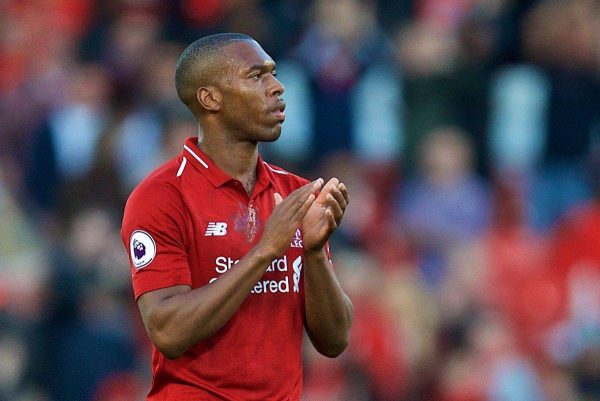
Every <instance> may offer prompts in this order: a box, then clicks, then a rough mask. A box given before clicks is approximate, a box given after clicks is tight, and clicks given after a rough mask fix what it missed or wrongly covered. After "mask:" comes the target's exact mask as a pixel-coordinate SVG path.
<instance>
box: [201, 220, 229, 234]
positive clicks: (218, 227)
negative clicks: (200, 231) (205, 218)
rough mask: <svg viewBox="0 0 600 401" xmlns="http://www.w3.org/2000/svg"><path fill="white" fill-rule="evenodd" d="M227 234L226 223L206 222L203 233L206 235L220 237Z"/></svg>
mask: <svg viewBox="0 0 600 401" xmlns="http://www.w3.org/2000/svg"><path fill="white" fill-rule="evenodd" d="M225 234H227V223H221V222H219V223H213V222H211V223H208V226H207V227H206V232H205V233H204V235H205V236H206V237H213V236H214V237H222V236H224V235H225Z"/></svg>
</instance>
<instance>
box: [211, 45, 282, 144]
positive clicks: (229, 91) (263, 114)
mask: <svg viewBox="0 0 600 401" xmlns="http://www.w3.org/2000/svg"><path fill="white" fill-rule="evenodd" d="M223 52H224V56H225V60H226V63H225V65H224V66H223V68H224V69H225V72H224V74H225V77H224V79H223V85H222V86H221V89H222V92H223V102H222V106H221V110H220V112H219V114H221V117H222V118H223V122H224V123H225V125H226V126H227V128H228V129H229V130H230V131H231V133H232V134H233V135H235V137H234V138H232V139H237V140H250V141H256V142H272V141H275V140H277V138H279V135H281V124H282V123H283V121H284V119H285V114H284V108H285V103H284V102H283V99H282V98H281V95H282V94H283V85H282V84H281V82H279V81H278V80H277V78H275V73H276V71H275V62H273V59H271V57H269V55H267V53H265V51H264V50H263V49H262V48H261V47H260V46H259V45H258V43H256V42H254V41H240V42H234V43H232V44H230V45H228V46H227V47H226V48H225V49H224V51H223Z"/></svg>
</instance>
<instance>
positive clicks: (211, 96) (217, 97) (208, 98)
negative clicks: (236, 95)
mask: <svg viewBox="0 0 600 401" xmlns="http://www.w3.org/2000/svg"><path fill="white" fill-rule="evenodd" d="M196 99H197V100H198V104H199V105H200V108H202V109H205V110H208V111H219V110H220V109H221V99H222V96H221V92H220V91H219V89H218V88H217V87H216V86H203V87H201V88H198V91H197V92H196Z"/></svg>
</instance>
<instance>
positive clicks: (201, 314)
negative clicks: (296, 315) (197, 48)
mask: <svg viewBox="0 0 600 401" xmlns="http://www.w3.org/2000/svg"><path fill="white" fill-rule="evenodd" d="M219 61H220V62H221V63H224V65H225V66H226V68H224V70H225V71H224V73H223V76H222V77H220V78H219V79H217V80H216V83H215V84H213V85H204V86H199V87H198V89H197V92H196V95H197V96H196V100H197V104H196V105H195V106H196V107H197V108H198V110H199V112H198V113H197V118H198V121H199V125H200V130H201V136H200V137H201V141H200V142H199V145H198V146H199V147H200V149H201V150H202V151H203V152H204V153H205V154H206V155H207V156H209V157H210V158H211V160H213V161H214V162H215V163H216V164H217V165H218V166H219V167H220V168H221V169H222V170H223V171H225V172H226V173H228V174H229V175H230V176H231V177H233V178H235V179H237V180H239V181H240V182H242V184H243V185H244V187H245V188H246V190H247V192H248V193H249V194H250V193H252V190H253V188H254V182H255V179H256V175H255V174H256V164H257V160H258V142H262V141H267V142H270V141H274V140H276V139H277V138H279V135H280V133H281V124H282V123H283V120H284V119H285V116H284V114H283V109H284V108H285V103H283V101H282V99H281V95H282V94H283V90H284V88H283V86H282V85H281V83H280V82H279V81H278V80H277V78H276V77H275V63H274V62H273V60H272V59H271V58H270V57H269V56H268V55H267V54H266V53H265V52H264V50H263V49H262V48H261V47H260V45H258V43H256V42H254V41H238V42H234V43H231V44H229V45H228V46H226V47H225V48H224V49H223V59H222V60H219ZM348 199H349V198H348V191H347V189H346V186H345V185H344V184H343V183H340V182H339V180H337V179H336V178H332V179H331V180H329V181H328V182H327V183H326V184H324V182H323V180H322V179H318V180H316V181H314V182H311V183H309V184H306V185H305V186H303V187H301V188H298V189H297V190H295V191H294V192H292V193H291V194H289V195H288V196H287V197H286V198H285V199H282V197H281V196H279V194H276V195H275V203H276V207H275V208H274V209H273V212H272V214H271V215H270V216H269V218H268V220H267V221H266V223H265V228H264V231H263V234H262V237H261V239H260V240H259V242H258V243H257V244H256V245H255V246H254V247H253V248H252V249H251V250H250V251H249V252H248V253H247V254H246V255H245V256H244V257H243V258H242V259H241V260H240V261H239V263H238V264H236V268H235V269H231V270H229V271H228V272H226V273H225V274H223V275H222V276H221V277H220V278H219V280H216V281H214V282H213V283H211V284H208V285H205V286H203V287H200V288H196V289H192V288H190V287H189V286H186V285H178V286H173V287H169V288H164V289H159V290H156V291H151V292H148V293H145V294H143V295H142V296H141V297H140V298H139V300H138V306H139V308H140V312H141V315H142V319H143V321H144V325H145V327H146V331H147V332H148V335H149V336H150V339H151V340H152V342H153V343H154V344H155V346H156V347H157V348H158V349H159V350H160V351H161V352H162V353H163V354H165V355H166V356H167V357H169V358H176V357H178V356H180V355H182V354H183V353H184V352H186V351H187V350H189V349H190V348H191V347H192V346H194V344H196V343H197V342H198V341H201V340H204V339H206V338H209V337H210V336H212V335H214V334H215V333H216V332H217V331H219V330H220V329H221V328H222V327H223V326H224V325H225V324H226V323H227V322H228V321H229V319H230V318H231V317H232V316H233V314H234V313H235V312H236V311H237V310H238V309H239V307H240V305H241V304H242V302H243V301H244V300H245V299H246V297H247V296H248V295H249V294H250V291H251V290H252V288H253V287H254V286H255V285H256V283H257V282H258V281H259V280H260V279H261V278H262V276H263V274H264V273H265V271H266V269H267V268H268V266H269V263H270V262H271V261H272V260H273V259H275V258H277V257H280V256H281V255H282V254H283V253H284V252H285V250H286V249H287V248H288V247H289V244H290V242H291V240H292V238H293V236H294V234H295V231H296V228H297V227H298V226H300V225H302V227H303V242H304V256H305V258H304V265H305V270H304V289H305V327H306V331H307V333H308V335H309V338H310V339H311V342H312V343H313V345H314V346H315V348H316V349H317V350H318V351H319V352H320V353H322V354H323V355H326V356H329V357H335V356H337V355H339V354H341V353H342V352H343V350H344V349H345V348H346V346H347V344H348V333H349V330H350V326H351V323H352V316H353V307H352V303H351V301H350V299H349V298H348V297H347V295H346V294H345V293H344V291H343V290H342V288H341V286H340V284H339V282H338V280H337V278H336V276H335V273H334V271H333V270H332V269H331V267H330V266H329V261H328V260H327V255H326V253H325V249H324V247H325V244H326V242H327V240H328V239H329V237H330V235H331V234H332V233H333V231H334V230H335V229H336V228H337V226H338V225H339V224H340V222H341V220H342V217H343V215H344V211H345V209H346V207H347V205H348Z"/></svg>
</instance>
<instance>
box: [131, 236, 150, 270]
mask: <svg viewBox="0 0 600 401" xmlns="http://www.w3.org/2000/svg"><path fill="white" fill-rule="evenodd" d="M129 254H130V256H131V262H132V263H133V265H134V266H135V268H136V269H141V268H142V267H144V266H146V265H147V264H149V263H150V262H152V261H153V260H154V257H155V256H156V243H155V242H154V239H153V238H152V237H151V236H150V234H148V233H147V232H145V231H141V230H137V231H134V232H133V233H132V234H131V239H130V241H129Z"/></svg>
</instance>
